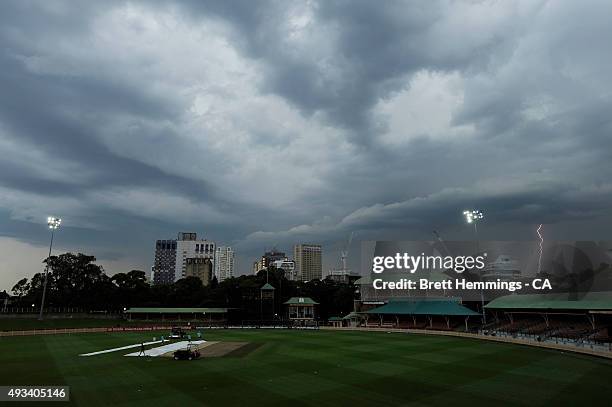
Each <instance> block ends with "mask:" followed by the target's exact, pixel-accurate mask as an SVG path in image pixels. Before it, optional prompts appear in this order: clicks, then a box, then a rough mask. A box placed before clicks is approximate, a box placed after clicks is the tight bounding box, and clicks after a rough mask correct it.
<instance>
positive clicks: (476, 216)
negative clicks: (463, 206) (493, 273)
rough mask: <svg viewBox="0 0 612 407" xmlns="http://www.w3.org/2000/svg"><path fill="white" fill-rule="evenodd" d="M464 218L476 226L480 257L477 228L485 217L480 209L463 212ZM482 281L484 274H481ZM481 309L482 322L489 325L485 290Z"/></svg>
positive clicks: (481, 294)
mask: <svg viewBox="0 0 612 407" xmlns="http://www.w3.org/2000/svg"><path fill="white" fill-rule="evenodd" d="M463 216H464V217H465V221H466V222H467V223H468V224H473V225H474V238H475V239H476V256H478V251H479V250H480V248H479V242H478V227H477V226H476V225H477V223H478V222H480V221H481V220H483V219H484V215H483V213H482V212H481V211H479V210H478V209H472V210H465V211H463ZM480 281H482V272H481V273H480ZM480 308H481V311H482V321H483V323H484V324H486V323H487V314H486V313H485V308H484V289H481V290H480Z"/></svg>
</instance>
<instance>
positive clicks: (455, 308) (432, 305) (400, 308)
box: [366, 298, 480, 316]
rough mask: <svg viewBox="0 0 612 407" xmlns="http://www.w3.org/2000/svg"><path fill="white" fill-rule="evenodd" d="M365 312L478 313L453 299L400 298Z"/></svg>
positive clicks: (451, 314)
mask: <svg viewBox="0 0 612 407" xmlns="http://www.w3.org/2000/svg"><path fill="white" fill-rule="evenodd" d="M366 313H367V314H386V315H389V314H392V315H446V316H458V315H461V316H470V315H480V314H479V313H477V312H475V311H472V310H471V309H469V308H466V307H464V306H463V305H461V304H459V302H458V301H457V300H453V299H446V298H444V299H410V300H406V299H401V300H391V301H389V303H388V304H385V305H383V306H381V307H378V308H374V309H371V310H368V311H366Z"/></svg>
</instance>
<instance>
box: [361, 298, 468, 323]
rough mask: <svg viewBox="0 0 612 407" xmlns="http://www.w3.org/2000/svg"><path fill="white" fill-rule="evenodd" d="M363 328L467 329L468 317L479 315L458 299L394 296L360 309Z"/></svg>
mask: <svg viewBox="0 0 612 407" xmlns="http://www.w3.org/2000/svg"><path fill="white" fill-rule="evenodd" d="M364 316H365V325H366V326H367V327H389V328H412V329H435V330H459V329H460V327H464V330H465V331H468V328H469V325H468V320H469V318H470V317H480V314H478V313H477V312H475V311H472V310H471V309H469V308H467V307H465V306H464V305H462V304H461V302H460V300H459V299H458V298H409V299H408V298H404V299H399V298H394V299H391V300H389V302H388V303H387V304H385V305H382V306H380V307H376V308H373V309H370V310H368V311H365V312H364Z"/></svg>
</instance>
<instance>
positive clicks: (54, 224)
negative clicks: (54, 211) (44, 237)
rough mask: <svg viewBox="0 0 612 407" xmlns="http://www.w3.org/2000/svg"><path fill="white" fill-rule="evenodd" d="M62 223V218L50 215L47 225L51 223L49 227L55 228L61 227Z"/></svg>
mask: <svg viewBox="0 0 612 407" xmlns="http://www.w3.org/2000/svg"><path fill="white" fill-rule="evenodd" d="M61 224H62V220H61V219H60V218H54V217H53V216H49V217H48V218H47V225H49V229H52V230H55V229H57V228H59V227H60V225H61Z"/></svg>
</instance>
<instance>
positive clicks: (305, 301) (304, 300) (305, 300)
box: [285, 297, 319, 305]
mask: <svg viewBox="0 0 612 407" xmlns="http://www.w3.org/2000/svg"><path fill="white" fill-rule="evenodd" d="M318 304H319V303H318V302H316V301H315V300H313V299H312V298H310V297H291V298H289V299H288V300H287V301H285V305H318Z"/></svg>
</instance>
